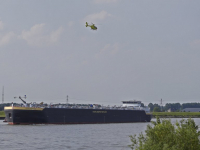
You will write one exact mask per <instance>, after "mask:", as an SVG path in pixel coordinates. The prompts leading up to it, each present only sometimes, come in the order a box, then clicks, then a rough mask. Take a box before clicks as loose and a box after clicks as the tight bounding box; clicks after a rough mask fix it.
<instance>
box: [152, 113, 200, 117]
mask: <svg viewBox="0 0 200 150" xmlns="http://www.w3.org/2000/svg"><path fill="white" fill-rule="evenodd" d="M152 114H153V116H160V117H165V116H174V117H181V116H183V117H184V116H188V117H200V112H153V113H152Z"/></svg>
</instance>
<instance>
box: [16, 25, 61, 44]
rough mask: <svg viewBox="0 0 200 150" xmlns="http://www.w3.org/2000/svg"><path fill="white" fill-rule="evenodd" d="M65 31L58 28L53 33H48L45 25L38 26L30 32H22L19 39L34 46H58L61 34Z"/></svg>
mask: <svg viewBox="0 0 200 150" xmlns="http://www.w3.org/2000/svg"><path fill="white" fill-rule="evenodd" d="M63 31H64V29H63V28H62V27H60V28H58V29H57V30H55V31H51V33H46V32H47V29H45V24H44V23H42V24H36V25H34V26H33V27H31V29H30V30H29V31H25V30H24V31H22V33H21V35H20V36H19V38H21V39H24V40H25V41H26V42H27V43H28V45H33V46H50V45H52V44H56V43H57V42H58V41H59V38H60V36H61V34H62V33H63Z"/></svg>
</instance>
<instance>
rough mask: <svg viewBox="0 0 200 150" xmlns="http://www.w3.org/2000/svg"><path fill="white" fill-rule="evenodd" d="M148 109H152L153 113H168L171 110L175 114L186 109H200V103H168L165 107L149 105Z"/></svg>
mask: <svg viewBox="0 0 200 150" xmlns="http://www.w3.org/2000/svg"><path fill="white" fill-rule="evenodd" d="M148 107H149V108H150V111H151V112H153V111H154V112H163V111H168V110H169V109H171V111H173V112H175V111H177V112H179V111H182V110H183V109H185V108H200V103H183V104H180V103H167V104H166V105H165V106H160V105H158V104H152V103H149V105H148Z"/></svg>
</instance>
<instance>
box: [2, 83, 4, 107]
mask: <svg viewBox="0 0 200 150" xmlns="http://www.w3.org/2000/svg"><path fill="white" fill-rule="evenodd" d="M3 103H4V86H3V90H2V104H3Z"/></svg>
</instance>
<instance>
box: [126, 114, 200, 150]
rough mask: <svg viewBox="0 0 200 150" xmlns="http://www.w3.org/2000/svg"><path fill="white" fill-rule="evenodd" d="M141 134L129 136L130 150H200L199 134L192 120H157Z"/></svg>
mask: <svg viewBox="0 0 200 150" xmlns="http://www.w3.org/2000/svg"><path fill="white" fill-rule="evenodd" d="M145 133H146V135H144V134H143V133H141V134H139V136H138V137H136V135H134V136H130V139H131V142H132V144H131V145H129V146H130V148H131V149H136V150H200V140H199V137H200V132H199V131H198V126H197V125H196V124H195V122H194V120H193V119H187V120H184V119H183V120H181V121H179V122H176V124H175V125H173V124H172V123H171V120H167V119H163V120H160V119H159V118H157V120H156V121H152V125H147V129H146V131H145Z"/></svg>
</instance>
